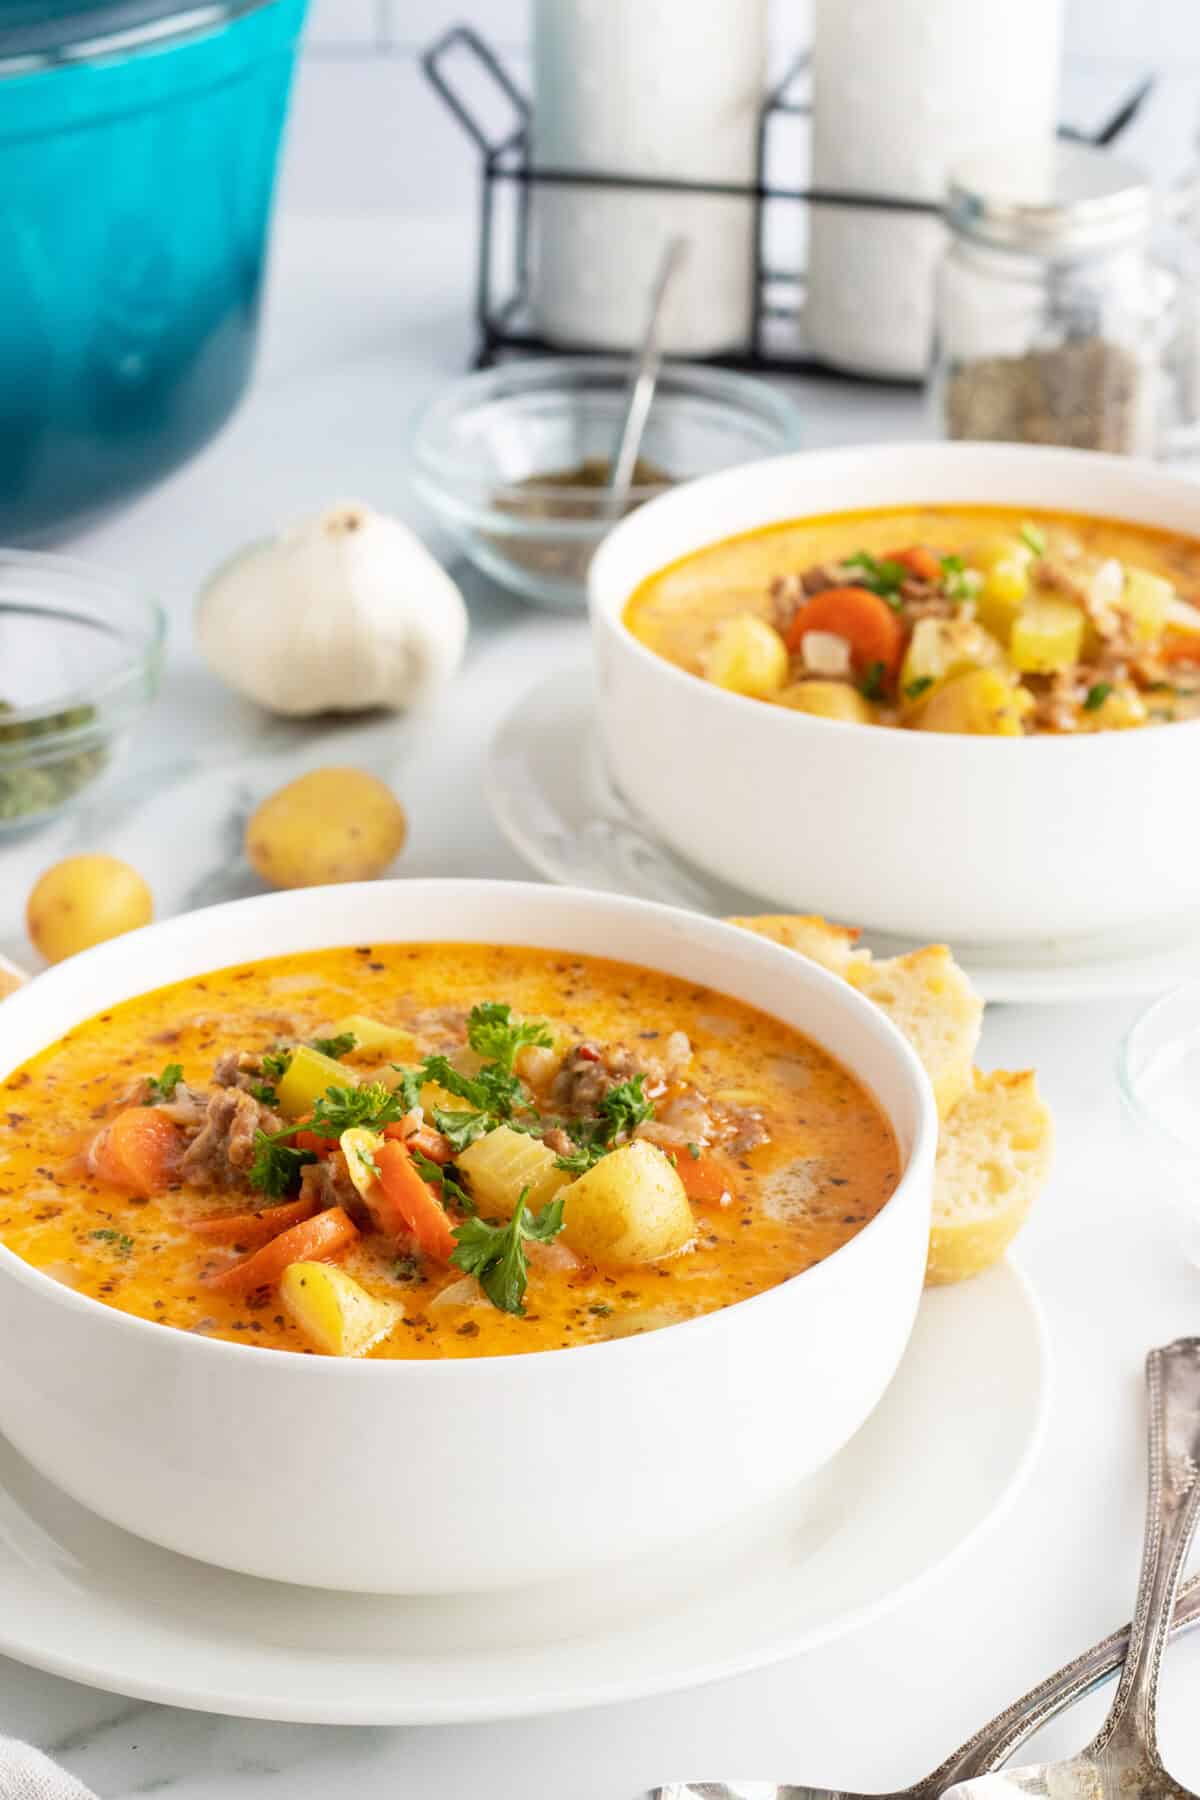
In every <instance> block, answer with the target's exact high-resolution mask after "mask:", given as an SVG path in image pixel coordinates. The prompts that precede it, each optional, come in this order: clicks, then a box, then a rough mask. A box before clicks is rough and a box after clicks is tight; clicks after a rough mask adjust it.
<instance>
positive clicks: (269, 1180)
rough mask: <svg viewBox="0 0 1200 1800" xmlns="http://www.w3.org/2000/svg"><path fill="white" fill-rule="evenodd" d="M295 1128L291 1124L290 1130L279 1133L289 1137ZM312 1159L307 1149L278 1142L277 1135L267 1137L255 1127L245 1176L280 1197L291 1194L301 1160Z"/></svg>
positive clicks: (299, 1169)
mask: <svg viewBox="0 0 1200 1800" xmlns="http://www.w3.org/2000/svg"><path fill="white" fill-rule="evenodd" d="M298 1129H299V1127H298V1126H295V1125H293V1126H292V1127H291V1129H290V1130H288V1131H284V1132H281V1133H280V1137H291V1136H292V1134H293V1132H295V1131H297V1130H298ZM316 1160H317V1159H316V1157H315V1156H314V1154H313V1152H312V1151H311V1150H296V1149H293V1147H292V1146H291V1145H290V1144H284V1143H281V1142H280V1141H279V1137H268V1136H267V1134H266V1132H265V1131H256V1132H255V1134H254V1161H253V1162H252V1163H251V1164H250V1168H249V1171H248V1172H247V1176H246V1179H247V1181H248V1182H249V1183H250V1186H251V1187H252V1188H257V1189H258V1191H259V1192H260V1193H262V1194H270V1195H271V1196H272V1198H273V1199H275V1200H282V1199H283V1197H284V1196H285V1195H286V1194H294V1193H295V1192H296V1190H297V1188H298V1187H299V1186H300V1171H301V1169H302V1168H303V1167H304V1165H305V1163H311V1162H316Z"/></svg>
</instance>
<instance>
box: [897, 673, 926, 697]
mask: <svg viewBox="0 0 1200 1800" xmlns="http://www.w3.org/2000/svg"><path fill="white" fill-rule="evenodd" d="M932 686H933V676H932V675H918V676H917V678H916V680H915V681H906V682H905V684H904V697H905V699H906V700H919V699H920V698H921V695H922V694H924V693H927V692H928V690H929V689H930V688H931V687H932Z"/></svg>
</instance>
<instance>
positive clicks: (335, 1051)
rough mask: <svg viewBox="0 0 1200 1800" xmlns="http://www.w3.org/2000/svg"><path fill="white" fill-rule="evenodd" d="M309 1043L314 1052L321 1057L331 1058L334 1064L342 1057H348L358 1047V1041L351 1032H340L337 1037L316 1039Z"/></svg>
mask: <svg viewBox="0 0 1200 1800" xmlns="http://www.w3.org/2000/svg"><path fill="white" fill-rule="evenodd" d="M310 1041H311V1045H312V1048H313V1049H314V1050H316V1051H318V1052H319V1053H320V1054H321V1055H322V1056H330V1057H332V1058H333V1060H334V1062H340V1061H341V1059H342V1057H343V1056H349V1054H350V1052H351V1051H352V1050H353V1049H355V1048H356V1047H357V1045H358V1039H357V1038H356V1037H355V1035H354V1033H353V1032H352V1031H341V1032H339V1033H338V1035H337V1037H327V1038H323V1037H317V1038H313V1039H311V1040H310Z"/></svg>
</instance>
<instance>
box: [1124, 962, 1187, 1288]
mask: <svg viewBox="0 0 1200 1800" xmlns="http://www.w3.org/2000/svg"><path fill="white" fill-rule="evenodd" d="M1117 1080H1118V1083H1119V1085H1120V1089H1121V1096H1122V1098H1123V1100H1124V1102H1125V1105H1126V1108H1127V1110H1128V1112H1129V1115H1130V1117H1131V1118H1132V1120H1133V1122H1134V1125H1135V1126H1136V1128H1137V1130H1138V1132H1139V1134H1140V1135H1141V1137H1142V1140H1143V1142H1144V1143H1145V1144H1146V1146H1147V1148H1148V1149H1149V1150H1150V1151H1151V1153H1152V1156H1153V1158H1154V1162H1155V1165H1156V1168H1157V1172H1158V1174H1159V1177H1160V1178H1161V1180H1162V1183H1163V1194H1164V1198H1165V1199H1166V1201H1167V1203H1168V1206H1169V1207H1170V1210H1171V1213H1172V1214H1173V1216H1174V1220H1175V1227H1176V1231H1177V1234H1178V1237H1179V1241H1180V1243H1181V1244H1182V1246H1183V1250H1184V1254H1185V1255H1186V1256H1187V1258H1188V1261H1189V1262H1191V1263H1194V1264H1195V1265H1196V1266H1197V1267H1200V981H1188V982H1185V983H1184V984H1183V986H1182V987H1177V988H1173V989H1172V990H1171V992H1170V993H1168V994H1163V995H1162V997H1161V998H1160V999H1158V1000H1156V1001H1155V1002H1154V1004H1153V1005H1152V1006H1150V1007H1148V1008H1147V1009H1146V1011H1145V1012H1144V1013H1143V1014H1142V1015H1141V1017H1140V1018H1139V1019H1138V1020H1137V1022H1136V1024H1134V1025H1133V1026H1132V1027H1131V1029H1130V1031H1129V1033H1128V1035H1127V1036H1126V1038H1125V1041H1124V1043H1123V1044H1122V1045H1121V1050H1120V1054H1119V1056H1118V1059H1117Z"/></svg>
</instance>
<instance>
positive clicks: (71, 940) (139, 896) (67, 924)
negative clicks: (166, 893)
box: [25, 856, 154, 963]
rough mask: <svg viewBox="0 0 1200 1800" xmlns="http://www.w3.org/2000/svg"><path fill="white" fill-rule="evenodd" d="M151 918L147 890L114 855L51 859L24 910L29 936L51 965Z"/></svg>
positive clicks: (135, 873) (152, 908) (151, 902)
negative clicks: (52, 864) (49, 866)
mask: <svg viewBox="0 0 1200 1800" xmlns="http://www.w3.org/2000/svg"><path fill="white" fill-rule="evenodd" d="M153 917H154V900H153V897H152V895H151V893H150V889H149V888H148V887H147V886H146V883H145V882H144V881H143V880H142V878H141V876H140V875H139V874H138V872H137V870H136V869H131V868H130V866H129V864H128V863H123V862H118V860H117V858H116V857H115V856H68V857H67V858H66V860H65V862H60V863H55V865H54V867H53V868H52V869H47V870H46V873H45V874H44V875H42V876H40V877H39V878H38V880H37V882H36V883H35V884H34V887H33V891H32V893H31V894H30V896H29V900H28V903H27V905H26V908H25V921H26V925H27V927H28V930H29V936H30V939H31V940H32V942H33V944H34V945H35V946H36V948H37V949H38V950H40V951H41V953H42V955H43V956H44V957H45V958H46V961H47V962H52V963H55V962H62V960H63V958H64V957H66V956H74V955H75V954H76V952H77V951H79V950H87V949H88V948H89V947H90V946H91V945H92V944H101V943H103V942H104V940H105V939H106V938H113V937H119V936H120V935H121V933H122V932H123V931H134V930H136V928H137V927H138V926H139V925H148V924H149V923H150V921H151V919H152V918H153Z"/></svg>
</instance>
